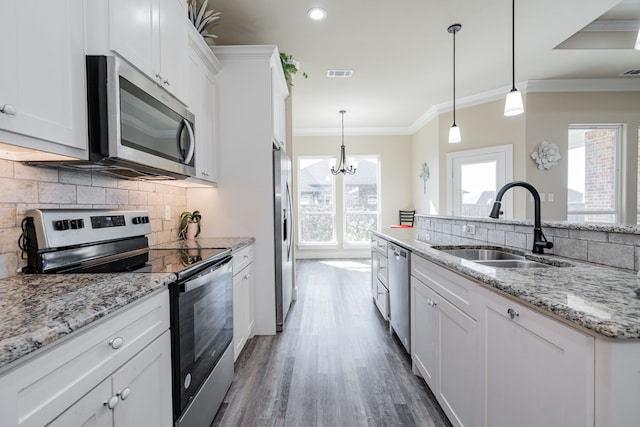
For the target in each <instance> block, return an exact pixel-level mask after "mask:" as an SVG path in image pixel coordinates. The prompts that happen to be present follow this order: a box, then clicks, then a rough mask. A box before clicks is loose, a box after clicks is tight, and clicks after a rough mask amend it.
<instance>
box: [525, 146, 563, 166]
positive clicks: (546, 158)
mask: <svg viewBox="0 0 640 427" xmlns="http://www.w3.org/2000/svg"><path fill="white" fill-rule="evenodd" d="M531 158H532V159H533V160H535V161H536V163H537V164H538V169H540V170H548V169H551V168H552V167H553V166H555V165H557V164H558V161H559V160H560V147H558V144H553V143H550V142H547V141H543V142H541V143H540V146H539V147H538V150H537V151H534V152H533V153H531Z"/></svg>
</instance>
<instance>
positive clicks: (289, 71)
mask: <svg viewBox="0 0 640 427" xmlns="http://www.w3.org/2000/svg"><path fill="white" fill-rule="evenodd" d="M280 62H281V63H282V71H284V78H285V80H286V81H287V83H288V84H289V85H291V86H293V83H291V76H292V75H293V74H298V72H299V71H300V63H299V62H298V61H296V60H295V59H293V56H292V55H287V54H286V53H284V52H280ZM302 77H304V78H305V79H307V78H309V75H308V74H307V73H305V72H304V71H302Z"/></svg>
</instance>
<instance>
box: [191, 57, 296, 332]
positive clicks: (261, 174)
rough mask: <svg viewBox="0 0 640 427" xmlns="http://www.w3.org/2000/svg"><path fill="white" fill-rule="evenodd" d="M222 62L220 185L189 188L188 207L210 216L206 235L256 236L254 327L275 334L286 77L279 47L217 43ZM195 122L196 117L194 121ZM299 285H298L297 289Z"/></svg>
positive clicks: (219, 79)
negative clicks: (206, 200) (277, 92)
mask: <svg viewBox="0 0 640 427" xmlns="http://www.w3.org/2000/svg"><path fill="white" fill-rule="evenodd" d="M211 49H212V50H213V53H214V54H215V56H216V58H218V60H219V61H220V64H221V65H222V69H221V70H220V73H219V74H218V76H217V77H218V79H217V81H218V85H217V87H218V97H219V98H218V103H219V105H220V106H221V107H220V109H219V111H218V113H219V114H218V117H219V121H218V123H219V126H218V131H219V153H220V159H222V160H221V161H220V163H219V165H218V166H219V168H218V176H219V178H218V184H219V187H218V188H216V189H210V188H204V189H200V188H196V189H190V190H189V193H188V194H189V195H188V199H191V200H193V202H191V201H189V200H188V204H189V205H193V206H195V205H196V203H197V201H198V200H200V199H201V197H212V198H213V200H215V203H210V204H209V205H210V206H201V204H197V208H198V209H199V210H200V212H202V217H203V218H205V219H206V221H207V224H206V227H203V233H204V234H203V235H201V236H202V237H213V236H221V235H223V236H230V235H231V236H233V235H235V236H253V237H255V244H254V247H255V253H256V259H255V263H254V268H255V278H256V283H255V288H254V292H255V300H256V301H258V302H259V303H257V304H255V313H254V314H255V330H254V332H255V333H256V334H258V335H274V334H275V333H276V320H275V313H276V283H275V280H276V279H275V265H276V261H275V257H276V255H275V240H276V239H275V223H276V221H277V220H276V218H279V215H280V214H278V216H277V217H276V214H275V212H274V188H273V175H274V167H273V147H274V141H273V123H272V119H273V117H272V108H273V102H272V100H273V98H272V95H273V94H272V78H273V75H274V74H273V73H276V74H277V75H279V76H280V77H279V78H281V79H283V80H284V74H283V73H282V66H281V64H280V59H279V54H278V49H277V48H276V47H275V46H213V47H212V48H211ZM196 120H197V119H196ZM294 289H295V287H294Z"/></svg>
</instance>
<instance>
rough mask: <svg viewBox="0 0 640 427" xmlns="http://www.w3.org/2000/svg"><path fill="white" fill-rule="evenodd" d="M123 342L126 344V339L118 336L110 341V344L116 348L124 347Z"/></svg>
mask: <svg viewBox="0 0 640 427" xmlns="http://www.w3.org/2000/svg"><path fill="white" fill-rule="evenodd" d="M122 344H124V340H123V339H122V338H121V337H116V338H114V339H112V340H111V341H109V345H110V346H111V348H112V349H114V350H117V349H119V348H120V347H122Z"/></svg>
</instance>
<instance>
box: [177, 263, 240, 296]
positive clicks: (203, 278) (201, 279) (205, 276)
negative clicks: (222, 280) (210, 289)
mask: <svg viewBox="0 0 640 427" xmlns="http://www.w3.org/2000/svg"><path fill="white" fill-rule="evenodd" d="M230 261H231V260H230V259H229V261H225V262H224V263H222V264H217V265H215V266H213V267H211V268H209V269H207V270H205V271H204V272H203V273H201V274H200V275H199V276H197V277H195V278H193V279H189V280H187V281H185V282H184V283H183V284H182V286H180V293H185V294H186V293H188V292H191V291H193V290H195V289H198V288H200V287H202V286H204V285H206V284H208V283H211V281H213V280H215V279H216V278H218V277H220V276H222V275H224V274H226V273H231V262H230Z"/></svg>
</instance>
